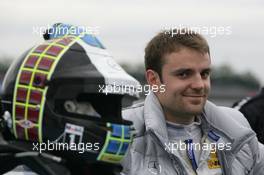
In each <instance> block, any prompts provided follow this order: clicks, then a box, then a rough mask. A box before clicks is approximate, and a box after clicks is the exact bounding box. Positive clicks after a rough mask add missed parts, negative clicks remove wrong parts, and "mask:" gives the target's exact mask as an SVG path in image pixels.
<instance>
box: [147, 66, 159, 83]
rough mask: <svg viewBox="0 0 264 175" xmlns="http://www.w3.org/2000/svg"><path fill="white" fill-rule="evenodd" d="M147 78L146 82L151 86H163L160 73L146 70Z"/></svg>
mask: <svg viewBox="0 0 264 175" xmlns="http://www.w3.org/2000/svg"><path fill="white" fill-rule="evenodd" d="M145 76H146V80H147V82H148V84H149V85H151V86H152V85H160V84H161V81H160V77H159V75H158V73H157V72H155V71H154V70H152V69H148V70H146V73H145Z"/></svg>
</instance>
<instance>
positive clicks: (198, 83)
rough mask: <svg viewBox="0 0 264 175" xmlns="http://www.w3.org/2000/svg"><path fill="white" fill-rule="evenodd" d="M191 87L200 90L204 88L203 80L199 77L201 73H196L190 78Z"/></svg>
mask: <svg viewBox="0 0 264 175" xmlns="http://www.w3.org/2000/svg"><path fill="white" fill-rule="evenodd" d="M191 88H192V89H196V90H201V89H203V88H204V80H203V78H202V77H201V75H200V74H199V75H196V76H195V77H194V78H193V79H192V84H191Z"/></svg>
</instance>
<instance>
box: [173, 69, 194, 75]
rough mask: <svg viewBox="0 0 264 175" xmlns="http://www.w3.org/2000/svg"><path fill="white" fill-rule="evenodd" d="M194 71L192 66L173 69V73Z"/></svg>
mask: <svg viewBox="0 0 264 175" xmlns="http://www.w3.org/2000/svg"><path fill="white" fill-rule="evenodd" d="M191 71H193V70H192V69H190V68H179V69H174V70H172V71H171V74H179V73H184V72H191Z"/></svg>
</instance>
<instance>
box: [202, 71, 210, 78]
mask: <svg viewBox="0 0 264 175" xmlns="http://www.w3.org/2000/svg"><path fill="white" fill-rule="evenodd" d="M209 76H210V72H202V73H201V77H202V78H203V79H206V78H208V77H209Z"/></svg>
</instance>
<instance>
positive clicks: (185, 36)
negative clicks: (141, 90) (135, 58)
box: [145, 28, 210, 78]
mask: <svg viewBox="0 0 264 175" xmlns="http://www.w3.org/2000/svg"><path fill="white" fill-rule="evenodd" d="M183 47H187V48H191V49H194V50H196V51H198V52H201V53H203V54H206V53H208V54H209V55H210V51H209V46H208V43H207V41H206V40H205V38H204V37H203V36H202V35H200V34H199V33H197V32H195V31H192V30H189V29H187V28H184V29H173V30H164V31H162V32H160V33H158V34H157V35H156V36H155V37H154V38H152V39H151V40H150V42H149V43H148V44H147V46H146V48H145V68H146V70H148V69H152V70H154V71H156V72H157V73H158V75H159V76H160V78H161V70H162V66H163V64H164V60H163V57H164V55H165V54H169V53H172V52H178V51H180V49H181V48H183Z"/></svg>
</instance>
